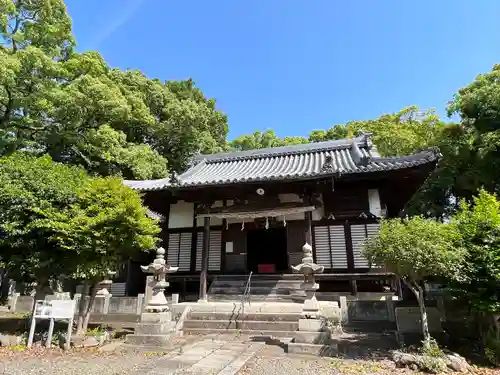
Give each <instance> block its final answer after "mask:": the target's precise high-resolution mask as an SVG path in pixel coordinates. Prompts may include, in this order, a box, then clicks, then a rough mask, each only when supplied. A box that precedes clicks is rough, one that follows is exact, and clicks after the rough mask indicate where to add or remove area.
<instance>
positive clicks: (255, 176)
mask: <svg viewBox="0 0 500 375" xmlns="http://www.w3.org/2000/svg"><path fill="white" fill-rule="evenodd" d="M438 157H439V156H438V153H437V152H436V151H433V150H428V151H423V152H420V153H418V154H415V155H410V156H401V157H389V158H382V157H380V155H379V154H378V152H377V151H376V149H375V147H374V146H373V145H372V143H371V138H370V136H369V135H367V134H365V135H362V136H359V137H356V138H352V139H343V140H335V141H326V142H317V143H310V144H306V145H294V146H285V147H276V148H268V149H260V150H251V151H242V152H232V153H220V154H214V155H201V156H198V157H197V158H196V159H195V163H194V165H193V166H192V167H191V168H189V169H188V170H187V171H186V172H184V173H182V174H180V175H178V176H177V181H176V182H172V181H171V180H170V179H169V178H165V179H160V180H148V181H125V182H124V183H125V184H126V185H127V186H130V187H131V188H133V189H137V190H143V191H149V190H165V189H176V188H185V187H195V186H217V185H228V184H235V183H245V182H260V181H272V180H293V179H308V178H319V177H328V176H331V175H342V174H355V173H364V172H377V171H389V170H396V169H404V168H411V167H414V166H418V165H421V164H427V163H432V162H436V161H437V159H438Z"/></svg>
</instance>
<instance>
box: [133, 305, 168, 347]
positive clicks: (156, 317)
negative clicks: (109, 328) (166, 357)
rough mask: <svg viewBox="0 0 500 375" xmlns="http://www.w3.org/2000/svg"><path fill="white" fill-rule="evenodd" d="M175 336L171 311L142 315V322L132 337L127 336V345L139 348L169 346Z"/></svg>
mask: <svg viewBox="0 0 500 375" xmlns="http://www.w3.org/2000/svg"><path fill="white" fill-rule="evenodd" d="M174 336H175V322H173V321H172V316H171V313H170V311H167V312H162V313H149V312H145V313H142V314H141V322H140V323H138V324H137V325H136V327H135V332H134V334H132V335H127V339H126V343H127V344H131V345H139V346H159V347H167V346H169V343H170V340H171V339H172V337H174Z"/></svg>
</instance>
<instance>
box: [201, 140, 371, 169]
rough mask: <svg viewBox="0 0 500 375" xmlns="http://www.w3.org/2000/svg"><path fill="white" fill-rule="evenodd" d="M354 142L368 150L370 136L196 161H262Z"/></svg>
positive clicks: (219, 154) (217, 156)
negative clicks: (277, 156)
mask: <svg viewBox="0 0 500 375" xmlns="http://www.w3.org/2000/svg"><path fill="white" fill-rule="evenodd" d="M353 142H355V143H356V144H357V145H358V147H363V148H370V147H371V141H370V134H361V135H359V136H357V137H353V138H344V139H332V140H328V141H322V142H311V143H304V144H298V145H290V146H280V147H269V148H262V149H254V150H245V151H236V152H225V153H217V154H211V155H200V156H199V157H198V160H206V162H207V163H218V162H224V161H228V160H234V161H237V160H248V159H263V158H268V157H273V156H276V155H280V156H290V155H301V154H308V153H314V152H319V151H324V150H330V149H331V150H343V149H346V148H350V147H352V144H353Z"/></svg>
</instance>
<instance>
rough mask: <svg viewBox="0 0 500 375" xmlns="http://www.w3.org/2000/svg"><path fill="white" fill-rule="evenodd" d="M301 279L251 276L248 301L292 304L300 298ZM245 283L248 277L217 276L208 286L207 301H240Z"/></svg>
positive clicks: (284, 276) (285, 276) (278, 276)
mask: <svg viewBox="0 0 500 375" xmlns="http://www.w3.org/2000/svg"><path fill="white" fill-rule="evenodd" d="M302 279H303V278H302V277H301V276H300V275H297V276H295V275H258V274H257V275H252V279H251V283H250V300H251V301H270V302H294V300H295V299H297V296H300V284H301V282H302ZM247 282H248V275H223V276H218V277H217V278H215V279H214V280H213V281H212V283H211V285H210V288H209V290H208V300H209V301H214V302H224V301H241V299H242V296H243V294H244V293H245V288H246V285H247ZM247 300H248V299H247Z"/></svg>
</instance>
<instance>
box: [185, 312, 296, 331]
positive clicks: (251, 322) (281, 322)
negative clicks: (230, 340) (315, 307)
mask: <svg viewBox="0 0 500 375" xmlns="http://www.w3.org/2000/svg"><path fill="white" fill-rule="evenodd" d="M299 317H300V314H299V313H259V312H249V313H242V312H241V311H236V312H216V313H206V312H191V313H190V314H189V316H188V319H186V320H185V321H184V326H183V331H184V334H186V335H207V334H214V333H239V334H245V335H252V336H268V337H281V338H286V337H292V336H293V333H294V332H295V331H297V329H298V327H299Z"/></svg>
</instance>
